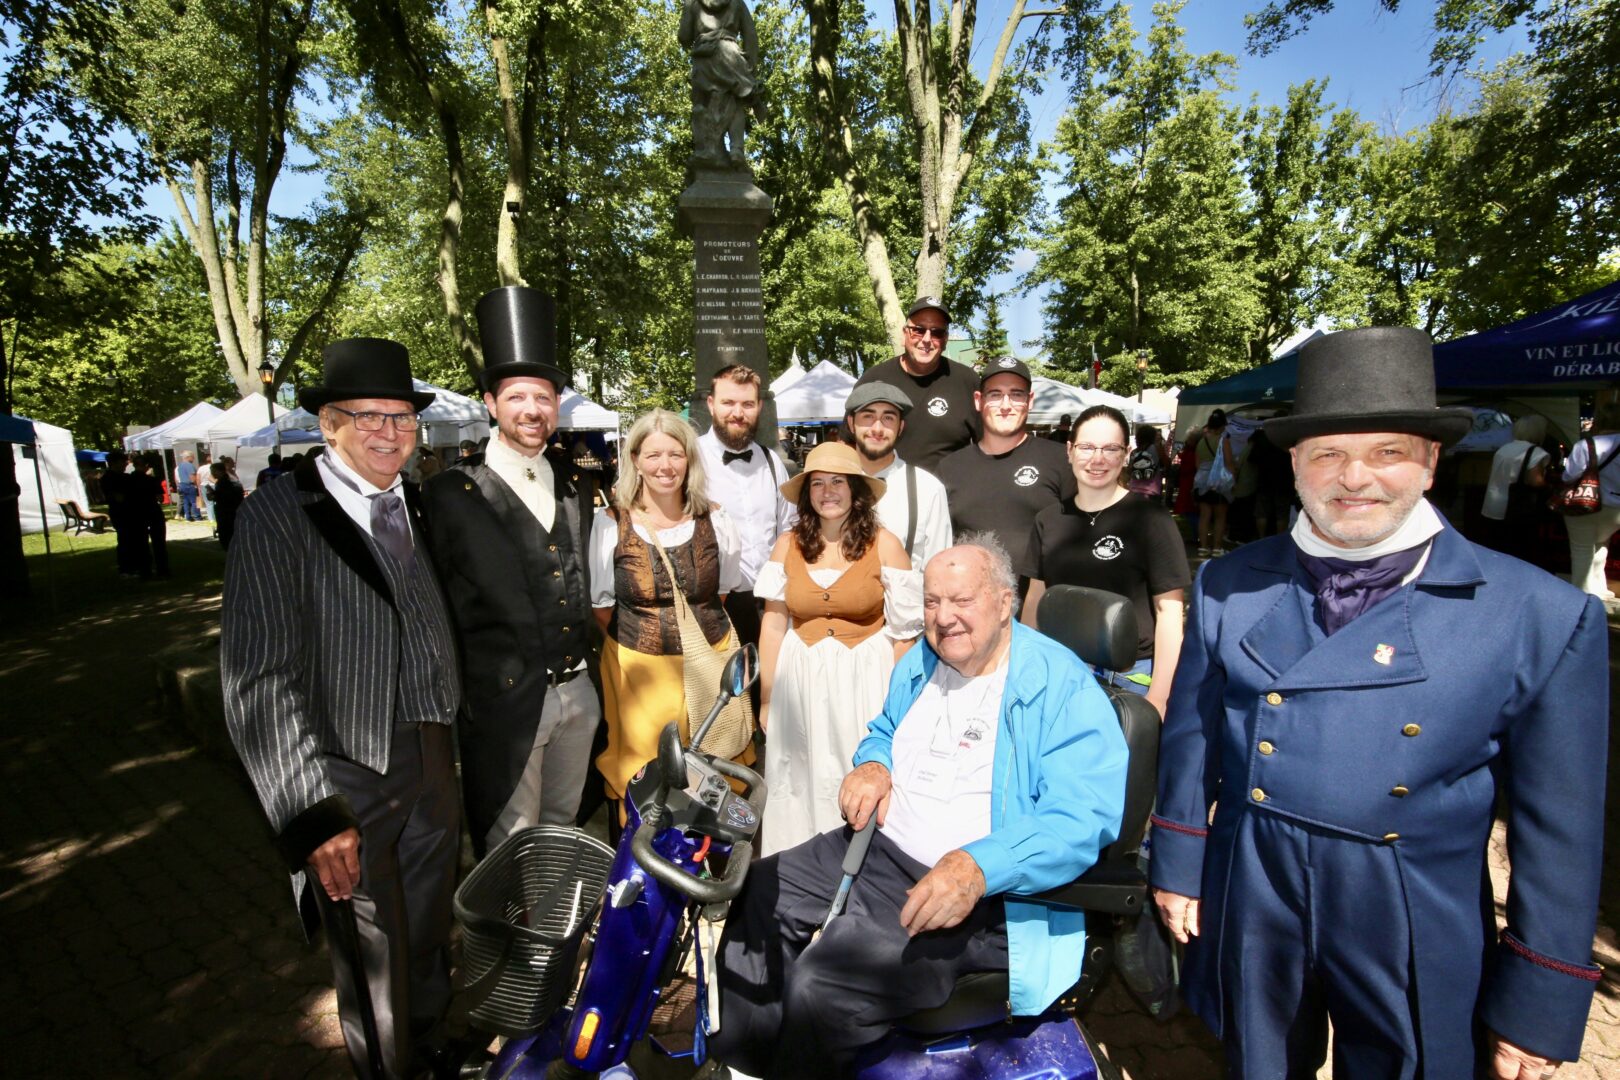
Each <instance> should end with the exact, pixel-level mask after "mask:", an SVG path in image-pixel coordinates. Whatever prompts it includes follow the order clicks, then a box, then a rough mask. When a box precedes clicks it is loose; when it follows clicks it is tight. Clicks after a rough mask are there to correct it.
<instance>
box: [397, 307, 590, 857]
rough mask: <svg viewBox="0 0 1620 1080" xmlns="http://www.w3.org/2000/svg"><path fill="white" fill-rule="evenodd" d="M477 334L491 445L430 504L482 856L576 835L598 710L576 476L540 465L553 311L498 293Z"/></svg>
mask: <svg viewBox="0 0 1620 1080" xmlns="http://www.w3.org/2000/svg"><path fill="white" fill-rule="evenodd" d="M478 333H479V337H480V339H481V340H482V342H483V346H484V361H485V367H484V405H485V406H486V407H487V408H488V409H489V411H490V415H491V416H492V417H493V418H494V420H495V426H496V432H495V434H494V435H493V437H491V439H490V441H489V447H488V449H486V450H485V451H484V452H483V453H482V454H474V455H473V456H471V457H467V458H463V459H461V460H460V461H458V462H456V464H455V465H454V466H452V467H451V468H450V469H448V470H446V471H445V472H443V473H441V474H440V475H438V476H436V477H434V478H433V480H432V481H431V482H429V483H428V484H427V486H426V487H425V489H424V492H423V494H424V496H425V498H426V502H427V506H428V530H429V541H430V544H431V547H432V550H433V555H434V559H435V560H436V561H437V563H438V566H439V572H440V574H442V575H443V577H444V583H445V590H446V592H447V593H448V595H449V597H450V606H451V609H452V611H453V612H454V615H455V624H456V635H457V638H458V640H459V642H460V645H461V654H462V663H463V667H464V669H465V671H466V679H467V681H466V695H467V723H465V724H463V725H462V727H461V783H462V788H463V791H464V794H465V797H466V800H467V820H468V825H469V826H470V828H471V831H472V837H473V847H474V849H475V850H476V851H477V852H478V853H479V854H483V852H484V851H485V850H486V849H488V848H491V847H494V846H495V845H497V844H499V843H500V842H501V841H502V840H504V839H505V838H506V837H508V836H510V835H512V834H513V833H515V832H517V831H518V830H519V829H523V828H526V827H528V826H530V825H535V824H540V823H551V824H557V825H565V824H572V823H573V820H574V814H575V811H576V810H577V809H578V808H579V797H580V790H581V788H582V787H583V786H584V783H585V777H586V775H587V773H589V772H590V768H591V739H592V737H593V736H594V735H595V734H596V728H597V725H598V724H599V723H600V722H601V717H602V709H601V705H600V703H599V702H598V700H597V696H596V689H595V687H594V686H593V685H592V684H591V680H590V679H589V678H588V677H586V675H585V673H586V670H587V666H588V665H587V658H588V656H589V651H590V645H589V643H588V640H587V636H586V634H587V626H588V624H589V622H590V618H589V616H590V601H589V592H588V591H587V588H586V572H585V567H586V560H585V540H586V532H585V530H586V529H587V528H588V523H589V521H590V515H589V513H588V512H587V513H583V514H582V513H581V507H580V502H579V471H578V470H577V469H576V468H574V467H573V463H572V462H571V461H564V460H559V459H558V458H556V457H553V456H552V455H549V454H547V453H546V452H545V448H546V442H547V440H548V439H550V438H551V435H552V433H553V432H554V431H556V429H557V421H558V409H559V407H560V404H561V400H562V392H563V389H564V388H565V387H566V386H567V385H568V381H567V379H566V378H564V376H563V373H562V371H561V370H560V369H558V368H557V366H556V364H555V362H554V356H555V352H556V315H555V309H554V307H553V305H552V300H551V298H550V297H549V296H546V295H544V294H543V293H539V292H536V291H535V290H533V289H529V288H526V287H524V286H521V285H509V286H506V287H505V288H500V289H496V290H495V291H493V292H491V293H489V294H488V295H486V296H485V297H484V298H483V299H482V300H480V301H479V302H478Z"/></svg>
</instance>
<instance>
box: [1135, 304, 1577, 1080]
mask: <svg viewBox="0 0 1620 1080" xmlns="http://www.w3.org/2000/svg"><path fill="white" fill-rule="evenodd" d="M1294 405H1295V407H1294V412H1293V415H1291V416H1285V417H1279V418H1276V419H1272V420H1268V421H1266V434H1267V436H1268V437H1270V438H1271V439H1272V440H1273V441H1274V442H1276V443H1277V444H1278V445H1279V446H1282V447H1287V448H1289V453H1290V454H1291V456H1292V460H1293V466H1294V481H1295V486H1296V487H1297V489H1298V491H1299V496H1300V501H1301V502H1302V503H1303V505H1304V512H1303V513H1302V514H1300V516H1299V519H1298V521H1297V522H1296V524H1295V526H1294V529H1293V531H1292V533H1291V534H1290V535H1288V536H1274V537H1270V538H1268V539H1265V540H1261V541H1258V542H1257V543H1253V544H1250V545H1248V546H1246V547H1244V548H1242V549H1240V550H1238V551H1237V552H1234V553H1233V554H1231V555H1227V556H1226V557H1224V558H1220V559H1216V560H1214V561H1213V562H1209V563H1206V564H1205V565H1204V567H1203V569H1202V570H1201V571H1200V572H1199V575H1198V581H1197V584H1196V586H1195V587H1194V590H1193V599H1192V608H1191V611H1190V612H1189V614H1188V617H1187V634H1186V638H1185V640H1184V644H1183V646H1182V650H1181V662H1180V664H1179V666H1178V667H1177V668H1176V678H1175V688H1174V689H1173V690H1172V691H1171V696H1170V708H1169V712H1168V715H1167V716H1166V717H1165V723H1164V735H1163V739H1162V742H1161V746H1160V751H1159V802H1158V813H1156V814H1155V815H1154V818H1153V821H1154V829H1153V863H1152V879H1153V884H1154V887H1155V889H1156V890H1157V893H1156V898H1157V902H1158V906H1159V910H1160V912H1161V913H1162V915H1163V918H1164V922H1165V925H1166V926H1167V927H1169V929H1170V930H1171V931H1172V932H1173V933H1174V934H1176V936H1177V937H1178V938H1180V939H1181V940H1182V941H1187V942H1189V944H1188V947H1187V962H1186V967H1185V972H1186V981H1185V987H1186V992H1187V1000H1188V1002H1189V1004H1191V1005H1192V1007H1193V1008H1194V1009H1195V1010H1196V1011H1197V1012H1198V1014H1199V1015H1200V1016H1202V1017H1204V1019H1205V1020H1207V1021H1208V1022H1209V1023H1210V1025H1211V1026H1212V1027H1213V1028H1214V1029H1215V1031H1216V1032H1217V1034H1219V1035H1221V1037H1222V1038H1223V1040H1224V1041H1225V1044H1226V1050H1227V1054H1226V1063H1227V1068H1228V1069H1229V1070H1230V1072H1231V1075H1233V1076H1236V1077H1262V1076H1263V1077H1311V1076H1315V1075H1316V1071H1317V1068H1318V1067H1319V1066H1320V1065H1321V1064H1322V1061H1323V1059H1324V1057H1325V1056H1326V1053H1327V1046H1328V1025H1329V1022H1330V1021H1331V1023H1332V1028H1333V1074H1334V1075H1335V1076H1342V1077H1357V1078H1360V1077H1364V1076H1366V1077H1390V1078H1400V1080H1410V1078H1413V1077H1424V1078H1425V1080H1475V1078H1477V1077H1480V1076H1489V1077H1492V1078H1495V1080H1541V1078H1543V1077H1546V1076H1550V1075H1551V1073H1552V1069H1553V1067H1554V1066H1555V1064H1556V1063H1557V1062H1558V1061H1565V1060H1569V1059H1571V1058H1574V1057H1575V1056H1577V1055H1578V1054H1579V1053H1580V1049H1581V1040H1582V1036H1583V1035H1584V1033H1585V1032H1584V1029H1585V1022H1586V1015H1587V1010H1588V1009H1589V1007H1590V1006H1591V1002H1592V992H1593V990H1594V989H1595V988H1596V986H1597V983H1598V979H1599V976H1600V974H1601V973H1600V971H1599V969H1598V967H1597V966H1596V965H1595V964H1593V963H1592V962H1591V961H1592V931H1593V924H1594V922H1595V921H1596V916H1597V896H1598V877H1599V871H1600V868H1601V866H1602V859H1603V793H1604V772H1605V763H1606V761H1607V756H1606V754H1605V752H1604V745H1605V741H1606V739H1607V736H1608V727H1609V715H1608V714H1609V693H1608V674H1609V663H1608V628H1607V624H1606V621H1605V618H1604V612H1603V605H1602V604H1601V603H1599V602H1598V601H1597V600H1596V599H1595V598H1592V597H1585V596H1582V595H1581V593H1580V592H1579V591H1577V590H1575V589H1573V588H1571V587H1570V586H1569V585H1566V584H1565V583H1564V582H1561V581H1559V580H1557V579H1556V578H1554V577H1552V576H1551V575H1550V574H1546V573H1543V572H1542V571H1540V570H1538V569H1536V568H1535V567H1533V566H1530V565H1528V564H1526V563H1522V562H1519V561H1518V560H1517V559H1512V558H1509V557H1507V556H1505V555H1500V554H1498V553H1497V552H1494V551H1491V550H1490V549H1488V548H1483V547H1480V546H1478V545H1476V544H1471V543H1469V542H1468V541H1467V540H1465V539H1463V537H1462V536H1461V535H1459V534H1458V533H1457V531H1456V530H1455V529H1453V528H1452V527H1451V526H1450V525H1448V524H1447V523H1446V521H1445V520H1444V519H1443V518H1441V517H1440V515H1439V513H1438V512H1436V511H1435V509H1434V508H1433V507H1432V506H1431V505H1430V504H1429V502H1428V500H1427V499H1425V498H1424V497H1423V496H1424V492H1425V491H1427V490H1428V488H1429V486H1430V485H1431V484H1432V483H1433V480H1434V467H1435V463H1436V461H1437V460H1438V459H1439V456H1440V447H1441V445H1443V444H1445V443H1449V442H1455V441H1456V440H1457V439H1459V438H1461V437H1462V436H1463V435H1464V434H1465V433H1466V432H1467V431H1468V429H1469V425H1470V423H1471V422H1472V414H1471V413H1470V412H1469V410H1467V409H1461V408H1449V409H1438V408H1436V407H1435V395H1434V366H1433V359H1432V350H1431V347H1430V344H1429V338H1428V335H1427V334H1425V333H1423V332H1422V331H1421V330H1411V329H1406V328H1401V327H1370V328H1367V329H1362V330H1345V331H1341V332H1340V333H1337V334H1329V335H1327V336H1326V337H1320V338H1317V339H1316V340H1315V341H1313V342H1311V344H1309V345H1307V346H1305V349H1304V351H1303V352H1302V353H1301V354H1300V361H1299V393H1298V396H1297V398H1296V400H1295V403H1294ZM1212 807H1213V811H1214V814H1213V819H1212V818H1211V808H1212ZM1499 811H1505V815H1506V818H1507V839H1508V852H1509V855H1510V857H1511V860H1512V864H1513V865H1512V877H1511V881H1510V886H1509V889H1508V894H1507V903H1506V909H1505V912H1504V914H1505V916H1506V918H1505V923H1506V925H1505V926H1504V927H1503V928H1502V929H1501V930H1500V931H1499V930H1498V927H1497V921H1498V916H1497V910H1496V907H1495V905H1494V904H1493V902H1492V896H1491V884H1490V879H1489V877H1488V876H1487V874H1486V862H1485V855H1486V845H1487V844H1488V843H1489V842H1490V838H1491V827H1492V822H1493V819H1494V818H1495V816H1496V814H1497V813H1498V812H1499Z"/></svg>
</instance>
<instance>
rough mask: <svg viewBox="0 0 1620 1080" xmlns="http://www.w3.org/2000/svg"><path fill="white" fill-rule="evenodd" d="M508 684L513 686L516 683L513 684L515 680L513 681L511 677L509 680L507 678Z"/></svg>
mask: <svg viewBox="0 0 1620 1080" xmlns="http://www.w3.org/2000/svg"><path fill="white" fill-rule="evenodd" d="M506 685H507V686H512V685H514V684H513V682H512V680H511V679H507V680H506Z"/></svg>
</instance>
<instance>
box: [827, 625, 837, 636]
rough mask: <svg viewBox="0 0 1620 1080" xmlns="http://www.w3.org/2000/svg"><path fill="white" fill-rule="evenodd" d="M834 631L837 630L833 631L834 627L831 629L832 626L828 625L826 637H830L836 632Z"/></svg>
mask: <svg viewBox="0 0 1620 1080" xmlns="http://www.w3.org/2000/svg"><path fill="white" fill-rule="evenodd" d="M836 632H837V631H835V630H834V629H833V628H832V627H830V626H829V627H827V636H828V637H832V636H833V634H835V633H836Z"/></svg>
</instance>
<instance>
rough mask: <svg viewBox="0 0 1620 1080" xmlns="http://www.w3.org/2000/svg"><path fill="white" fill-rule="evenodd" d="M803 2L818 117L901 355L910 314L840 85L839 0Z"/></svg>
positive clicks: (893, 343)
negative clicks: (898, 286)
mask: <svg viewBox="0 0 1620 1080" xmlns="http://www.w3.org/2000/svg"><path fill="white" fill-rule="evenodd" d="M804 6H805V11H806V12H807V14H808V15H809V18H810V83H811V89H812V91H813V92H814V94H815V101H816V111H817V113H818V114H819V115H818V120H819V122H820V126H821V129H822V134H823V137H824V139H825V141H826V149H827V152H828V154H829V155H831V158H832V162H833V168H834V170H835V171H836V172H837V173H838V177H839V179H840V180H842V181H843V183H844V190H845V192H847V193H848V195H849V212H850V216H851V217H852V218H853V219H854V221H855V234H856V236H857V238H858V239H859V240H860V244H861V258H862V261H863V262H865V264H866V276H867V280H868V281H869V283H870V284H871V286H872V298H873V299H874V300H876V301H877V307H878V311H879V313H881V314H882V316H883V325H884V328H885V329H886V330H887V331H888V334H889V345H890V348H892V349H893V350H894V351H895V352H896V353H898V352H899V351H900V350H901V348H902V339H901V326H902V325H903V324H904V320H905V313H904V310H903V309H902V308H901V306H900V297H899V295H898V294H897V293H896V292H895V288H894V269H893V267H892V266H891V265H890V263H889V242H888V238H887V237H886V236H885V234H884V231H883V221H882V219H881V218H879V217H878V212H877V207H876V206H874V205H873V203H872V196H871V195H870V194H869V193H868V192H867V188H866V176H865V174H864V172H863V171H862V169H861V167H860V159H859V158H858V157H857V156H856V153H855V133H854V131H853V130H852V128H851V124H850V118H849V110H848V106H847V105H846V103H845V101H844V95H843V93H842V91H841V90H840V89H839V85H838V46H839V45H840V43H841V42H842V41H843V36H844V35H843V28H842V26H841V24H840V23H839V17H838V0H805V5H804Z"/></svg>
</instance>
